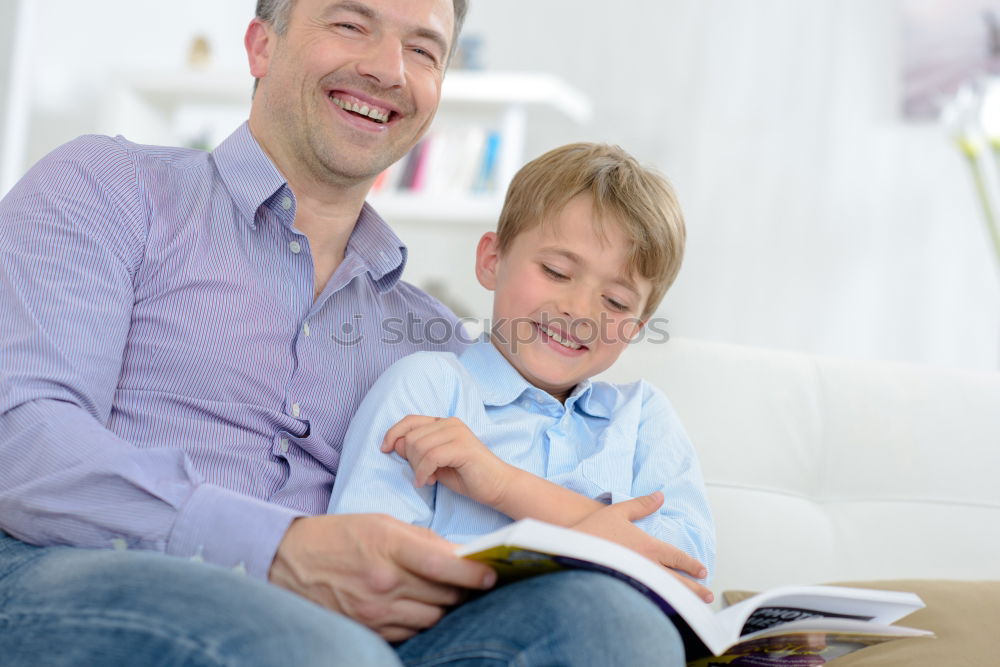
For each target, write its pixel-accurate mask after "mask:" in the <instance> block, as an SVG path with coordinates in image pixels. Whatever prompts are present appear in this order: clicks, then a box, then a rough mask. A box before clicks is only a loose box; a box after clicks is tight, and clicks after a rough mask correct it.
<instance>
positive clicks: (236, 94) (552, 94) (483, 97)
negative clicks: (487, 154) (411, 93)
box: [113, 70, 593, 124]
mask: <svg viewBox="0 0 1000 667" xmlns="http://www.w3.org/2000/svg"><path fill="white" fill-rule="evenodd" d="M113 86H115V87H116V88H119V89H124V90H126V91H128V92H129V93H130V94H132V95H136V96H138V97H140V98H142V99H143V100H144V101H145V102H146V103H148V104H150V105H152V106H155V107H157V108H159V109H161V110H169V109H176V108H177V107H180V106H193V105H235V106H244V107H246V108H247V109H249V108H250V97H251V93H252V91H253V78H252V77H250V76H249V75H248V74H247V73H246V72H245V71H240V70H232V71H228V70H208V71H199V70H186V71H185V70H177V71H165V72H164V71H147V72H128V73H125V74H122V75H120V76H118V77H117V79H116V80H115V82H114V83H113ZM441 102H442V104H443V105H447V104H448V103H450V102H457V103H463V104H482V105H489V106H507V105H512V104H524V105H538V106H547V107H551V108H553V109H555V110H556V111H559V112H560V113H563V114H564V115H566V116H567V117H569V118H570V119H572V120H574V121H576V122H577V123H581V124H583V123H587V122H589V121H590V119H591V116H592V114H593V109H592V105H591V104H590V101H589V100H588V99H587V98H586V97H585V96H584V95H583V94H582V93H580V92H579V91H578V90H576V89H575V88H572V87H571V86H570V85H569V84H567V83H566V82H565V81H563V80H562V79H560V78H558V77H556V76H553V75H551V74H545V73H541V72H490V71H482V72H480V71H464V70H455V71H452V72H448V73H447V74H446V75H445V78H444V83H443V84H442V87H441Z"/></svg>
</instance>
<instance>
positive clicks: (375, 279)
mask: <svg viewBox="0 0 1000 667" xmlns="http://www.w3.org/2000/svg"><path fill="white" fill-rule="evenodd" d="M464 14H465V1H464V0H453V1H452V0H261V2H259V4H258V8H257V17H256V18H255V19H254V20H253V21H252V22H251V24H250V26H249V28H248V30H247V34H246V40H245V42H246V49H247V54H248V58H249V63H250V71H251V73H252V74H253V75H254V77H256V78H257V80H258V82H257V87H256V90H255V95H254V99H253V105H252V110H251V114H250V119H249V122H248V124H246V125H244V126H243V127H241V128H239V129H238V130H237V131H236V132H235V133H234V134H233V135H232V136H231V137H230V138H229V139H227V140H226V141H225V142H223V144H222V145H220V146H219V148H217V149H216V150H215V151H213V152H212V153H210V154H204V153H199V152H194V151H188V150H181V149H164V148H152V147H143V146H138V145H135V144H132V143H130V142H128V141H126V140H124V139H122V138H120V137H119V138H115V139H111V138H107V137H85V138H81V139H78V140H76V141H74V142H70V143H69V144H67V145H65V146H63V147H61V148H59V149H57V150H56V151H54V152H53V153H52V154H51V155H49V156H47V157H46V158H45V159H43V160H42V161H41V162H40V163H39V164H38V165H36V166H35V167H34V168H33V169H32V170H31V171H30V172H29V173H28V174H27V175H26V176H25V178H24V179H23V180H22V181H21V182H20V183H19V184H18V185H17V186H15V188H14V189H13V190H12V191H11V192H10V193H9V194H8V196H7V197H5V198H4V200H3V201H2V202H0V312H2V313H3V327H2V328H0V359H2V364H0V529H2V530H3V531H5V532H6V535H4V534H3V533H0V655H3V656H4V657H3V661H4V664H14V665H17V664H37V663H38V662H45V663H46V664H66V665H70V664H72V665H84V664H86V665H89V664H102V665H104V664H130V665H133V664H154V663H155V664H178V665H187V664H192V665H194V664H197V665H202V664H234V665H258V664H260V665H273V664H304V665H311V664H347V665H355V664H398V658H397V653H395V652H393V650H392V649H391V648H390V645H389V644H388V643H387V642H386V641H384V640H388V641H389V642H395V643H397V644H398V643H399V642H403V643H401V644H399V645H398V647H397V648H398V656H399V657H401V658H403V659H404V660H405V661H407V662H417V661H420V660H422V659H424V658H425V657H426V656H431V655H433V656H435V660H438V661H439V662H438V663H436V664H440V663H441V662H461V661H475V662H482V661H490V660H492V661H494V662H496V663H502V664H507V663H508V662H515V661H520V662H521V663H524V664H549V663H551V662H564V663H565V662H568V663H571V664H590V662H588V661H593V664H601V663H602V662H604V663H606V662H607V661H608V660H609V659H611V656H613V657H614V661H616V662H618V661H624V662H625V663H629V664H639V663H642V662H647V661H648V660H649V659H651V658H652V657H653V656H655V659H657V661H659V662H660V663H661V664H663V656H664V655H667V654H669V652H670V651H677V650H678V646H679V640H678V639H677V636H676V633H674V632H673V629H672V627H671V626H670V625H669V623H667V622H666V621H665V620H664V618H663V616H662V615H661V614H660V613H659V612H658V611H657V610H656V609H655V608H653V606H652V605H651V604H650V603H648V602H646V601H645V600H644V599H642V598H641V597H640V596H638V595H637V594H635V593H633V592H632V591H631V590H630V589H628V588H627V587H625V586H623V585H621V584H619V583H618V582H615V581H613V580H612V579H610V578H608V577H600V576H597V575H587V574H579V573H577V574H569V575H558V576H555V577H544V578H539V579H537V580H534V581H531V582H525V583H523V584H518V585H515V586H507V587H504V588H502V589H500V590H498V591H496V592H492V593H489V594H487V595H483V596H481V597H479V598H477V599H476V600H474V601H472V602H467V603H465V604H463V605H461V606H459V607H457V609H455V610H454V611H451V613H449V614H448V615H447V616H445V612H446V611H448V610H450V609H452V608H453V607H455V605H457V604H458V603H459V602H461V601H462V600H463V599H464V598H465V597H466V596H467V595H468V593H467V592H468V591H470V590H471V591H476V590H484V589H489V588H490V587H491V586H492V585H493V583H494V576H493V574H492V572H491V571H489V570H488V569H487V568H484V567H482V566H480V565H478V564H475V563H471V562H466V561H463V560H461V559H458V558H455V557H454V555H453V554H452V547H451V545H450V544H448V543H447V542H445V541H444V540H441V539H440V538H437V537H435V536H433V535H431V534H429V533H427V532H426V531H423V530H419V529H416V528H414V527H412V526H408V525H404V524H401V523H399V522H396V521H393V520H390V519H389V518H387V517H384V516H373V515H354V516H316V515H317V514H319V513H320V512H322V511H323V509H324V508H325V506H326V503H327V500H328V498H329V492H330V487H331V485H332V481H333V476H334V475H335V474H336V469H337V463H338V456H339V454H338V450H339V446H340V443H341V440H342V437H343V434H344V431H345V430H346V427H347V423H348V420H349V419H350V416H351V414H352V413H353V411H354V409H355V408H356V406H357V404H358V402H359V401H360V399H361V397H362V396H363V395H364V393H365V391H366V390H367V388H368V387H369V386H370V384H371V382H373V381H374V379H375V378H376V377H377V376H378V374H379V373H380V372H381V371H382V370H383V369H384V368H385V367H387V366H388V365H389V364H390V363H392V362H393V361H395V360H396V359H398V358H399V357H401V356H403V355H405V354H408V353H409V352H412V351H415V350H417V349H432V348H433V347H434V346H433V345H431V344H429V343H427V342H425V341H423V340H420V339H419V336H418V337H417V338H418V339H417V340H408V341H404V342H403V343H402V344H398V345H387V344H385V343H382V342H381V341H380V335H379V334H380V327H381V326H382V324H383V323H384V322H386V321H387V320H389V319H391V318H404V317H410V318H414V319H415V320H416V321H418V322H419V321H424V322H426V321H429V320H432V319H437V320H438V321H439V320H440V318H442V317H444V318H447V319H448V320H449V321H450V322H452V323H453V324H454V322H455V318H454V316H453V315H451V314H450V313H449V312H448V311H447V310H446V309H444V307H443V306H441V305H440V304H438V303H437V302H435V301H434V300H433V299H431V298H430V297H428V296H427V295H425V294H423V293H422V292H420V291H419V290H416V289H415V288H413V287H412V286H409V285H407V284H406V283H403V282H401V281H400V274H401V273H402V269H403V265H404V264H405V258H406V254H405V253H406V251H405V248H404V247H403V246H402V244H401V243H400V242H399V241H398V239H397V238H396V237H395V235H394V234H393V233H392V232H391V230H390V229H389V228H388V227H387V226H386V224H385V223H384V222H383V221H382V220H381V219H380V218H379V217H378V216H377V214H376V213H375V212H374V211H373V210H372V209H370V208H369V207H368V206H367V205H365V204H364V198H365V195H366V193H367V191H368V189H369V187H370V186H371V184H372V182H373V181H374V179H375V177H376V175H377V174H378V173H379V172H380V171H382V170H383V169H384V168H385V167H386V166H388V165H389V164H391V163H392V162H394V161H395V160H397V159H399V158H400V157H402V156H403V155H404V154H405V153H406V151H407V150H409V148H411V147H412V146H413V145H414V144H415V142H416V141H417V140H418V139H419V138H420V136H421V135H422V134H423V133H424V131H425V130H426V129H427V127H428V125H429V124H430V122H431V120H432V118H433V115H434V113H435V111H436V109H437V104H438V100H439V97H440V89H441V82H442V79H443V76H444V71H445V67H446V65H447V61H448V57H449V55H450V53H451V50H452V48H453V45H454V41H455V37H456V35H457V33H458V31H459V28H460V26H461V22H462V19H463V17H464ZM457 345H459V341H457V340H456V341H453V342H449V343H447V344H446V345H445V346H444V347H445V348H446V349H454V348H455V347H456V346H457ZM654 509H655V503H653V502H651V501H650V500H649V499H648V498H640V499H636V500H635V501H629V502H628V503H621V504H618V505H613V506H610V507H608V508H606V509H605V510H599V511H598V513H597V514H598V516H596V517H591V518H590V519H589V520H588V526H593V525H594V524H601V523H603V524H607V525H612V526H613V525H615V524H616V522H617V523H624V522H627V521H629V520H631V519H634V518H637V517H638V516H642V515H645V514H647V513H649V512H651V511H653V510H654ZM35 545H37V546H35ZM655 548H660V547H659V546H657V547H655ZM662 548H663V549H665V550H666V551H667V553H668V555H669V554H672V553H673V552H672V551H670V549H669V547H667V546H666V545H662ZM164 554H166V555H164ZM677 557H678V558H680V555H679V552H678V556H677ZM267 582H270V584H275V585H269V584H268V583H267ZM282 589H285V590H282ZM289 591H290V592H291V593H294V594H290V593H289ZM582 596H587V597H590V596H595V597H593V598H592V599H594V600H595V602H596V604H595V605H592V606H586V605H580V604H579V602H578V600H580V599H581V598H582ZM442 618H443V619H444V620H443V621H442ZM427 628H431V629H430V630H427ZM424 630H426V631H425V632H421V631H424ZM417 633H420V634H417ZM414 635H416V636H415V637H414ZM380 637H381V639H380ZM411 638H412V639H411ZM612 639H613V642H612ZM404 640H409V641H405V642H404ZM640 640H641V641H640Z"/></svg>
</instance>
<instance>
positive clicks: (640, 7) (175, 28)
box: [8, 0, 1000, 369]
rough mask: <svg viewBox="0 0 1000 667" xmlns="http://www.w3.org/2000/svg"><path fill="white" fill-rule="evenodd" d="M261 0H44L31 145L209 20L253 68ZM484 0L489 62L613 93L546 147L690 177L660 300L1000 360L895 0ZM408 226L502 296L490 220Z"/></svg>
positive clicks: (427, 248) (806, 340) (226, 63)
mask: <svg viewBox="0 0 1000 667" xmlns="http://www.w3.org/2000/svg"><path fill="white" fill-rule="evenodd" d="M8 1H9V0H8ZM253 4H254V3H253V0H213V1H212V2H204V0H175V1H174V2H172V3H136V2H133V1H132V0H92V1H91V2H88V3H80V2H77V1H76V0H35V2H34V3H33V5H34V7H35V11H36V13H37V14H38V16H37V19H36V25H37V26H39V28H38V29H37V31H36V32H37V33H38V34H36V35H34V39H33V41H32V44H33V47H32V48H33V53H32V73H31V76H32V79H31V80H32V82H33V84H32V97H33V110H32V118H33V125H32V131H31V133H30V141H29V156H30V158H31V159H32V160H34V159H37V157H39V156H40V155H42V154H44V153H45V152H46V151H48V150H50V149H51V148H52V147H53V146H55V145H57V144H58V143H61V142H62V141H65V140H67V139H69V138H71V137H73V136H75V135H77V134H80V133H83V132H90V131H94V130H95V128H96V127H97V124H98V119H97V117H96V116H97V108H98V101H99V100H100V96H101V91H102V85H103V83H104V82H105V81H106V80H107V78H108V76H109V75H110V73H112V72H114V71H120V70H122V69H125V68H136V69H156V68H171V67H178V66H180V65H181V64H182V63H183V60H184V54H185V52H186V48H187V45H188V44H189V41H190V39H191V37H192V36H193V35H194V34H195V33H203V34H206V35H207V36H208V37H209V39H210V40H211V42H212V44H213V46H214V47H215V50H216V56H217V60H218V62H219V64H220V65H221V66H223V67H226V68H234V67H243V66H244V65H243V63H244V56H243V51H242V33H243V30H244V28H245V26H246V23H247V21H248V20H249V18H250V16H251V14H252V11H253ZM472 5H473V6H472V10H471V13H470V17H469V19H468V22H467V28H466V32H467V34H469V33H478V34H481V35H482V36H483V39H484V42H485V45H484V53H483V60H484V61H485V63H486V64H487V65H488V66H490V67H491V68H494V69H511V70H533V69H541V70H547V71H551V72H555V73H557V74H560V75H561V76H563V77H564V78H566V79H568V80H569V81H571V82H572V83H574V84H575V85H576V86H578V87H579V88H581V89H583V90H584V91H585V92H586V93H587V94H588V95H589V96H590V97H591V98H592V99H593V100H594V102H595V110H596V117H595V120H594V122H593V123H592V124H591V125H590V126H589V127H586V128H577V127H573V126H571V125H567V124H566V123H564V122H561V121H560V120H559V119H557V118H555V117H548V116H545V115H544V114H542V115H541V116H539V117H536V118H535V119H534V124H533V125H532V130H531V134H530V136H529V152H530V153H531V155H535V154H537V153H540V152H542V151H543V150H545V149H547V148H550V147H552V146H555V145H557V144H559V143H564V142H566V141H571V140H577V139H593V140H601V141H610V142H615V143H619V144H621V145H622V146H624V147H625V148H626V149H628V150H630V151H632V152H633V153H635V154H636V155H637V156H638V157H639V158H640V159H642V160H643V161H645V162H647V163H649V164H652V165H655V166H658V167H659V168H661V169H662V170H663V171H664V172H666V173H667V174H668V175H669V176H670V177H671V179H672V180H673V181H674V183H675V184H676V186H677V187H678V190H679V192H680V194H681V199H682V202H683V203H684V206H685V209H686V212H687V217H688V223H689V234H690V242H689V248H688V255H687V260H686V263H685V267H684V270H683V271H682V272H681V278H680V279H679V281H678V283H677V285H676V287H675V288H674V289H673V290H672V291H671V293H670V294H669V295H668V297H667V300H666V302H665V303H664V306H663V308H662V309H661V315H663V316H665V317H668V318H669V319H670V320H671V323H672V327H671V328H672V331H673V332H674V333H676V334H679V335H685V336H694V337H699V338H707V339H715V340H724V341H731V342H739V343H749V344H755V345H764V346H772V347H781V348H789V349H799V350H807V351H816V352H822V353H831V354H840V355H850V356H860V357H876V358H888V359H901V360H910V361H917V362H930V363H935V364H944V365H950V366H961V367H971V368H988V369H996V368H997V367H998V363H1000V359H998V350H1000V274H998V272H997V270H996V268H995V266H994V262H993V259H992V257H991V256H990V255H989V250H988V245H987V240H986V236H985V232H984V229H983V225H982V222H981V220H980V218H979V211H978V210H977V208H976V205H975V201H974V199H973V195H972V186H971V184H970V182H969V179H968V178H967V175H966V174H965V172H964V171H963V169H964V165H963V164H962V163H961V161H960V160H959V158H958V156H957V154H956V152H955V151H954V150H953V148H952V146H951V145H950V144H949V143H948V139H947V137H946V134H945V132H944V131H943V130H942V129H941V128H939V127H937V126H936V125H933V124H923V125H915V124H911V123H907V122H904V121H902V120H901V119H900V118H899V116H898V114H897V108H898V90H899V83H898V77H899V71H900V69H901V68H900V64H899V61H898V54H899V46H898V32H899V24H898V17H897V3H896V2H895V1H892V0H885V1H882V2H871V1H870V0H753V1H752V2H732V1H729V0H621V1H620V2H616V3H609V2H598V1H597V0H502V1H501V0H472ZM399 231H400V233H401V235H402V236H403V237H404V239H405V240H407V241H408V242H409V243H411V245H412V248H411V258H412V261H411V265H410V269H409V274H408V275H409V276H410V277H411V278H412V279H414V281H415V282H418V283H419V282H423V281H424V280H427V279H443V280H445V281H448V282H450V283H451V284H455V285H460V286H468V287H463V288H462V289H456V290H455V292H456V294H455V296H456V297H457V298H458V299H459V300H461V301H463V302H464V303H466V304H467V305H469V306H470V307H471V308H472V310H473V311H474V312H475V313H476V314H478V315H486V314H488V303H489V300H488V295H486V294H485V293H484V292H483V291H482V290H480V289H479V288H478V287H477V286H476V285H475V283H474V278H473V274H472V257H471V253H472V249H473V248H474V244H475V240H476V238H477V236H478V234H479V233H480V232H481V231H482V230H481V229H480V228H476V227H469V228H459V229H455V228H452V227H448V226H440V227H421V228H416V227H413V226H407V225H401V226H400V229H399ZM461 258H467V259H465V260H463V259H461Z"/></svg>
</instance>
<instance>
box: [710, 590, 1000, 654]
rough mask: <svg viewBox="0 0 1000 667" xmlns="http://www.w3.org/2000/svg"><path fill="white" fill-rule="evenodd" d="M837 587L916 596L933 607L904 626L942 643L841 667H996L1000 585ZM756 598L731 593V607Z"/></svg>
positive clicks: (918, 642) (897, 644)
mask: <svg viewBox="0 0 1000 667" xmlns="http://www.w3.org/2000/svg"><path fill="white" fill-rule="evenodd" d="M834 585H835V586H854V587H858V588H877V589H881V590H892V591H908V592H911V593H916V594H917V595H919V596H920V598H921V599H922V600H923V601H924V603H925V604H926V605H927V606H926V607H925V608H924V609H921V610H919V611H915V612H913V613H912V614H910V615H909V616H907V617H905V618H904V619H902V620H901V621H899V623H898V624H899V625H905V626H908V627H912V628H920V629H922V630H930V631H932V632H934V634H935V635H937V638H936V639H924V638H913V639H902V640H899V641H892V642H887V643H885V644H880V645H878V646H872V647H870V648H866V649H863V650H861V651H858V652H856V653H852V654H850V655H847V656H844V657H843V658H838V659H837V660H836V663H835V664H836V665H837V667H899V666H900V665H906V666H907V667H942V666H944V665H948V666H949V667H991V666H994V665H996V664H998V663H997V648H996V647H997V628H1000V581H946V580H941V579H900V580H894V581H862V582H850V583H848V582H842V583H838V584H834ZM751 595H753V593H750V592H747V591H726V592H725V593H723V599H724V600H725V602H726V604H733V603H735V602H739V601H740V600H743V599H745V598H747V597H750V596H751Z"/></svg>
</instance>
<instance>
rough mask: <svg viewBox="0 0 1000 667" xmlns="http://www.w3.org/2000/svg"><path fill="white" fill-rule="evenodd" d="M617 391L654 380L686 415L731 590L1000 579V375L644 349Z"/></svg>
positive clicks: (700, 349) (749, 351)
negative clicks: (641, 380) (631, 382)
mask: <svg viewBox="0 0 1000 667" xmlns="http://www.w3.org/2000/svg"><path fill="white" fill-rule="evenodd" d="M605 377H607V378H609V379H613V380H617V381H624V380H630V379H636V378H639V377H642V378H646V379H647V380H649V381H650V382H652V383H653V384H655V385H657V386H659V387H660V388H662V389H664V390H665V391H666V392H667V395H668V396H669V397H670V399H671V401H672V402H673V404H674V406H675V407H676V409H677V411H678V413H679V414H680V416H681V419H682V420H683V422H684V424H685V426H686V428H687V431H688V433H689V435H690V437H691V440H692V441H693V442H694V445H695V448H696V449H697V451H698V452H699V455H700V457H701V462H702V468H703V471H704V474H705V478H706V483H707V486H708V494H709V500H710V502H711V504H712V508H713V512H714V515H715V520H716V528H717V535H718V558H717V568H716V575H715V578H714V581H713V582H712V588H713V589H714V590H716V591H717V592H721V591H725V590H727V589H744V590H746V589H751V590H761V589H765V588H770V587H773V586H777V585H781V584H792V583H821V582H834V581H845V580H853V581H858V580H887V579H964V580H976V579H980V580H1000V373H986V372H982V373H976V372H960V371H955V370H949V369H943V368H930V367H920V366H915V365H903V364H897V363H882V362H870V361H867V362H866V361H853V360H848V359H834V358H824V357H818V356H810V355H806V354H796V353H788V352H779V351H771V350H763V349H755V348H747V347H740V346H735V345H725V344H718V343H706V342H698V341H693V340H682V339H673V340H671V341H670V342H668V343H666V344H652V343H639V344H636V345H633V346H632V347H631V349H629V350H628V351H627V352H626V353H625V355H623V357H622V359H621V360H620V362H619V363H618V364H617V365H616V366H615V367H614V368H613V369H611V370H610V371H608V373H606V374H605ZM667 502H670V499H669V498H668V499H667ZM997 608H998V609H1000V599H998V600H997Z"/></svg>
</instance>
